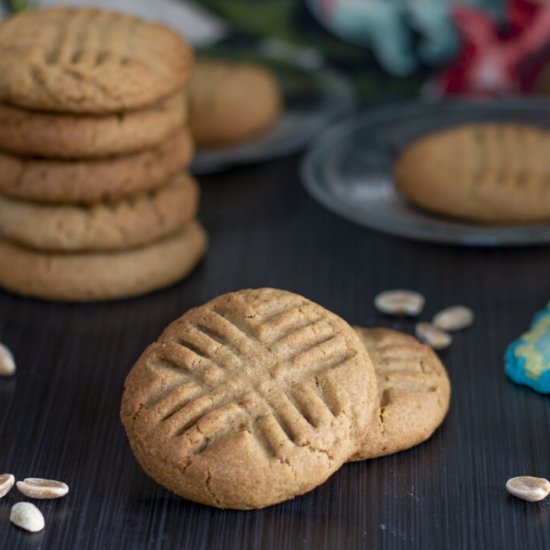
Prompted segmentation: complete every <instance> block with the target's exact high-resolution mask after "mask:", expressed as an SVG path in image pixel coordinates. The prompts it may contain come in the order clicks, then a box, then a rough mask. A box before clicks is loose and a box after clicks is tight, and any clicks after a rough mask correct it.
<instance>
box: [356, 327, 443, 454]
mask: <svg viewBox="0 0 550 550" xmlns="http://www.w3.org/2000/svg"><path fill="white" fill-rule="evenodd" d="M355 330H356V331H357V333H358V334H359V336H360V337H361V340H362V341H363V343H364V345H365V347H366V349H367V352H368V353H369V356H370V357H371V359H372V361H373V364H374V370H375V372H376V378H377V383H378V406H377V409H376V411H375V413H374V416H373V420H372V422H371V424H370V426H369V431H368V433H367V437H366V439H365V440H364V441H363V443H362V445H361V448H360V449H359V451H358V452H357V453H356V454H355V455H354V456H353V457H352V458H351V460H365V459H367V458H375V457H378V456H385V455H389V454H392V453H396V452H398V451H403V450H405V449H409V448H411V447H414V446H415V445H418V444H419V443H422V442H423V441H425V440H426V439H428V438H429V437H430V436H431V435H432V434H433V432H434V431H435V430H436V429H437V427H438V426H439V425H440V424H441V422H443V419H444V418H445V416H446V414H447V411H448V409H449V401H450V397H451V386H450V382H449V377H448V375H447V371H446V370H445V367H444V366H443V365H442V364H441V361H440V360H439V358H438V357H437V355H436V354H435V353H434V352H433V351H432V350H431V349H430V348H429V347H428V346H425V345H423V344H421V343H420V342H418V340H416V339H415V338H413V337H412V336H409V335H407V334H403V333H401V332H397V331H395V330H389V329H383V328H376V329H366V328H360V327H355Z"/></svg>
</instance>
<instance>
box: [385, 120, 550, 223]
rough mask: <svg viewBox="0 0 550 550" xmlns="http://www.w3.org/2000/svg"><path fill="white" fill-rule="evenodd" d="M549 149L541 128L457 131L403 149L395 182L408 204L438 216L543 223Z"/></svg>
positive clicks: (549, 191)
mask: <svg viewBox="0 0 550 550" xmlns="http://www.w3.org/2000/svg"><path fill="white" fill-rule="evenodd" d="M541 120H543V119H541ZM549 147H550V132H549V131H548V130H545V129H544V128H542V127H541V128H538V127H535V126H529V125H526V124H519V123H502V124H498V123H483V124H481V123H480V124H469V125H463V126H458V127H456V128H450V129H447V130H443V131H440V132H436V133H433V134H430V135H427V136H426V137H423V138H421V139H419V140H418V141H416V142H414V143H412V144H411V145H410V146H409V147H407V148H406V149H405V150H404V151H403V152H402V153H401V155H400V156H399V158H398V159H397V162H396V166H395V182H396V185H397V188H398V190H399V191H400V192H401V193H402V194H403V195H404V196H405V197H406V198H407V199H409V200H410V201H411V202H412V203H414V204H415V205H417V206H420V207H422V208H424V209H426V210H430V211H432V212H435V213H437V214H444V215H448V216H453V217H457V218H463V219H467V220H473V221H477V222H482V223H495V224H499V223H500V224H506V223H535V222H541V221H548V220H550V161H549V160H548V148H549Z"/></svg>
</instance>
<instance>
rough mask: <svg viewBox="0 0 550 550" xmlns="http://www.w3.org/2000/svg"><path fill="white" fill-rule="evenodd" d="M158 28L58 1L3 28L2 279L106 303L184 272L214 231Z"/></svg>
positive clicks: (167, 33) (20, 288)
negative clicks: (205, 217) (202, 214)
mask: <svg viewBox="0 0 550 550" xmlns="http://www.w3.org/2000/svg"><path fill="white" fill-rule="evenodd" d="M192 61H193V55H192V51H191V49H190V48H189V46H188V45H187V44H186V42H185V41H184V40H182V38H181V37H180V36H179V35H178V34H176V33H175V32H173V31H171V30H170V29H168V28H167V27H164V26H162V25H158V24H153V23H148V22H144V21H142V20H140V19H137V18H134V17H130V16H126V15H120V14H117V13H113V12H109V11H100V10H94V9H80V10H78V9H68V8H54V9H49V10H38V11H31V12H27V13H24V14H21V15H18V16H15V17H13V18H11V19H8V20H7V21H5V22H4V23H3V24H2V25H0V101H1V103H0V235H1V237H0V284H1V285H2V286H4V287H5V288H8V289H10V290H12V291H15V292H18V293H21V294H24V295H29V296H36V297H40V298H46V299H62V300H106V299H115V298H121V297H125V296H132V295H137V294H141V293H144V292H147V291H150V290H153V289H156V288H160V287H163V286H166V285H168V284H171V283H173V282H175V281H177V280H179V279H181V278H183V277H184V276H185V275H186V274H187V273H189V271H190V270H191V269H192V268H193V266H194V265H195V264H196V263H197V262H198V261H199V259H200V258H201V257H202V255H203V253H204V251H205V249H206V244H207V238H206V234H205V232H204V230H203V229H202V227H201V226H200V224H199V223H198V222H197V221H196V220H195V215H196V212H197V206H198V188H197V184H196V182H195V181H194V180H193V179H192V177H191V176H190V175H189V174H187V173H186V172H184V169H185V168H186V167H188V166H189V164H190V162H191V157H192V153H193V145H192V141H191V137H190V134H189V132H188V129H187V127H186V125H187V101H186V93H185V89H184V87H185V84H186V82H187V79H188V77H189V75H190V72H191V68H192Z"/></svg>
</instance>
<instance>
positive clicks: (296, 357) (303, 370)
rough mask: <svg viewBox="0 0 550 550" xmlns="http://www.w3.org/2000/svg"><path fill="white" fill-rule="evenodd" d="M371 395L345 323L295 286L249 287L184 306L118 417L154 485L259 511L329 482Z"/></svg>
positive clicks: (355, 440) (151, 352) (359, 431)
mask: <svg viewBox="0 0 550 550" xmlns="http://www.w3.org/2000/svg"><path fill="white" fill-rule="evenodd" d="M375 399H376V386H375V375H374V371H373V367H372V364H371V362H370V359H369V357H368V355H367V353H366V351H365V347H364V346H363V344H362V343H361V341H360V339H359V338H358V336H357V334H356V333H355V331H354V330H353V329H352V328H351V327H350V326H349V325H348V324H347V323H346V322H345V321H343V320H342V319H340V318H339V317H338V316H336V315H334V314H333V313H330V312H329V311H327V310H326V309H324V308H322V307H321V306H319V305H317V304H315V303H313V302H310V301H309V300H307V299H306V298H303V297H302V296H298V295H296V294H293V293H290V292H286V291H283V290H276V289H258V290H242V291H239V292H231V293H229V294H224V295H222V296H219V297H218V298H215V299H214V300H212V301H210V302H208V303H206V304H205V305H203V306H200V307H197V308H195V309H192V310H190V311H188V312H187V313H185V314H184V315H183V316H182V317H180V318H179V319H177V320H176V321H174V322H173V323H172V324H171V325H169V326H168V328H167V329H166V330H165V331H164V332H163V333H162V335H161V336H160V338H159V339H158V340H157V341H156V342H155V343H153V344H152V345H150V346H149V347H148V348H147V349H146V350H145V352H144V353H143V355H142V356H141V357H140V359H139V360H138V362H137V363H136V365H135V366H134V367H133V368H132V370H131V371H130V373H129V375H128V377H127V379H126V383H125V391H124V396H123V400H122V409H121V418H122V422H123V424H124V427H125V428H126V432H127V434H128V438H129V440H130V444H131V446H132V449H133V451H134V454H135V455H136V458H137V459H138V461H139V463H140V464H141V466H142V467H143V469H144V470H145V471H146V472H147V473H148V474H149V475H150V476H151V477H152V478H153V479H155V480H156V481H157V482H158V483H160V484H162V485H164V486H165V487H167V488H168V489H169V490H171V491H173V492H175V493H177V494H178V495H180V496H182V497H184V498H187V499H190V500H194V501H196V502H201V503H204V504H209V505H211V506H216V507H219V508H236V509H252V508H263V507H265V506H269V505H271V504H275V503H277V502H281V501H283V500H287V499H290V498H293V497H295V496H297V495H300V494H303V493H305V492H307V491H309V490H311V489H313V488H314V487H316V486H317V485H319V484H320V483H322V482H323V481H325V480H326V479H327V478H328V477H329V476H330V475H331V474H332V473H333V472H335V471H336V470H337V469H338V468H339V467H340V466H341V465H342V463H343V462H345V461H346V460H347V459H348V458H349V456H351V455H352V454H353V453H354V452H355V451H356V450H357V448H358V445H359V443H360V440H361V439H362V438H364V433H365V432H366V430H367V428H368V422H369V420H370V418H371V416H372V411H373V406H374V400H375Z"/></svg>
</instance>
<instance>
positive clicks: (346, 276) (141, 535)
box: [0, 158, 550, 550]
mask: <svg viewBox="0 0 550 550" xmlns="http://www.w3.org/2000/svg"><path fill="white" fill-rule="evenodd" d="M297 167H298V159H297V158H290V159H286V160H281V161H276V162H272V163H268V164H264V165H260V166H256V167H249V168H242V169H238V170H233V171H231V172H228V173H225V174H220V175H213V176H209V177H205V178H202V179H201V180H202V183H203V201H202V211H201V218H202V220H203V221H204V223H205V225H206V227H207V229H208V231H209V233H210V236H211V246H210V249H209V252H208V256H207V258H206V260H205V261H204V262H203V263H202V265H201V266H200V267H199V268H198V269H197V270H196V271H195V273H194V274H193V275H192V276H191V277H190V278H189V279H188V280H187V281H184V282H183V283H181V284H178V285H177V286H174V287H172V288H170V289H168V290H164V291H161V292H157V293H155V294H152V295H150V296H146V297H143V298H138V299H133V300H125V301H119V302H115V303H110V304H88V305H70V304H69V305H68V304H55V303H42V302H39V301H34V300H27V299H22V298H18V297H15V296H12V295H10V294H7V293H0V340H1V341H4V342H5V343H6V344H7V345H8V346H9V347H10V348H11V349H12V350H13V352H14V353H15V355H16V358H17V362H18V367H19V368H18V372H17V375H16V376H15V377H13V378H11V379H0V471H1V472H0V473H2V472H12V473H14V474H15V475H16V477H17V478H18V479H22V478H23V477H27V476H39V477H49V478H54V479H61V480H64V481H66V482H67V483H69V485H70V487H71V492H70V494H69V496H68V497H66V498H64V499H62V500H60V501H51V502H46V501H45V502H42V503H39V506H40V508H41V509H42V510H43V512H44V515H45V518H46V528H45V530H44V531H42V532H41V533H38V534H28V533H25V532H22V531H20V530H18V529H17V528H16V527H14V526H13V525H11V524H10V523H9V521H8V516H9V509H10V507H11V505H12V504H13V503H14V502H16V501H17V500H19V499H21V496H20V495H19V494H18V493H17V492H16V491H12V492H11V493H10V494H9V495H8V496H7V497H6V498H4V499H2V500H1V501H0V548H1V549H2V550H4V549H5V550H16V549H20V548H32V549H44V550H46V549H47V550H50V549H53V550H64V549H71V550H72V549H85V550H88V549H90V550H92V549H93V550H96V549H111V548H113V549H117V550H118V549H122V548H136V549H140V548H147V549H164V548H189V549H193V550H199V549H203V548H204V549H216V548H220V549H232V548H235V549H237V548H238V549H240V548H261V549H263V548H266V549H273V550H284V549H287V548H314V549H320V548H326V549H334V548H407V549H409V548H423V549H424V548H428V549H447V548H464V549H472V548H483V549H493V548H494V549H503V548H522V549H527V548H537V549H543V548H550V499H549V500H548V501H546V502H544V501H543V503H541V504H528V503H525V502H522V501H520V500H517V499H514V498H512V497H511V496H509V495H508V494H507V493H506V491H505V489H504V484H505V482H506V480H507V479H508V478H509V477H511V476H515V475H521V474H528V475H540V476H550V402H549V398H548V397H543V396H540V395H538V394H536V393H534V392H533V391H530V390H528V389H524V388H522V387H519V386H516V385H514V384H512V383H511V382H509V381H508V380H507V379H506V378H505V376H504V374H503V362H502V355H503V352H504V350H505V347H506V345H507V344H508V342H510V341H511V340H512V339H514V338H515V337H516V336H517V335H518V334H519V333H520V332H522V331H523V330H524V329H525V328H526V326H527V325H528V323H529V321H530V318H531V316H532V314H533V313H534V312H535V311H536V310H537V309H539V308H541V307H542V306H543V305H544V304H545V303H546V302H547V301H548V300H549V299H550V255H549V250H548V248H530V249H510V250H483V249H466V248H455V247H444V246H438V245H429V244H421V243H416V242H408V241H406V240H400V239H397V238H393V237H389V236H386V235H382V234H379V233H375V232H373V231H370V230H368V229H365V228H363V227H359V226H356V225H353V224H351V223H348V222H347V221H344V220H342V219H340V218H338V217H336V216H334V215H333V214H331V213H329V212H327V211H325V210H323V209H322V208H321V207H320V206H318V205H317V204H316V203H315V202H313V200H312V199H310V198H309V196H308V195H307V194H306V192H305V191H304V189H303V188H302V186H301V183H300V180H299V177H298V171H297ZM259 286H274V287H280V288H285V289H289V290H293V291H296V292H299V293H301V294H303V295H305V296H307V297H308V298H311V299H312V300H314V301H317V302H319V303H320V304H322V305H323V306H326V307H327V308H329V309H331V310H333V311H335V312H336V313H338V314H340V315H341V316H343V317H344V318H345V319H347V320H348V321H350V322H352V323H357V324H363V325H368V326H374V325H384V326H392V327H395V328H399V329H403V330H405V331H412V329H413V322H412V321H394V320H392V319H390V318H388V317H384V316H383V315H381V314H379V313H377V312H376V311H375V309H374V307H373V305H372V302H373V297H374V295H375V294H376V293H377V292H378V291H380V290H383V289H388V288H395V287H404V288H411V289H415V290H418V291H420V292H422V293H423V294H424V295H425V296H426V298H427V309H426V311H425V313H424V315H423V318H426V319H429V318H430V317H431V315H432V314H433V313H434V312H435V311H437V310H438V309H440V308H442V307H443V306H447V305H451V304H455V303H458V304H466V305H469V306H471V307H472V308H473V309H474V310H475V313H476V324H475V326H474V327H472V328H471V329H470V330H468V331H465V332H463V333H460V334H457V335H456V338H455V342H454V344H453V345H452V347H451V348H450V349H449V350H447V351H445V352H444V353H443V354H442V357H443V359H444V361H445V363H446V365H447V367H448V369H449V372H450V375H451V378H452V383H453V400H452V406H451V411H450V414H449V416H448V418H447V420H446V422H445V423H444V425H443V426H442V428H441V429H440V430H439V431H438V432H437V433H436V434H435V436H434V437H433V438H432V439H431V440H430V441H428V442H427V443H425V444H423V445H421V446H419V447H417V448H415V449H413V450H410V451H407V452H403V453H400V454H397V455H394V456H390V457H386V458H381V459H377V460H372V461H368V462H362V463H355V464H350V465H346V466H344V467H343V468H342V469H341V470H340V471H339V472H337V473H336V474H335V475H334V476H333V477H332V478H331V479H329V481H328V482H327V483H325V484H324V485H323V486H321V487H319V488H318V489H316V490H314V491H312V492H311V493H309V494H307V495H305V496H302V497H299V498H297V499H295V500H294V501H291V502H286V503H283V504H280V505H278V506H273V507H271V508H268V509H266V510H262V511H257V512H235V511H222V510H216V509H212V508H207V507H205V506H200V505H197V504H193V503H191V502H187V501H185V500H182V499H180V498H177V497H175V496H173V495H171V494H170V493H168V492H167V491H165V490H164V489H162V488H161V487H159V486H157V485H156V484H155V483H154V482H152V481H150V480H149V479H148V478H147V477H146V476H145V474H143V472H142V471H141V470H140V468H139V467H138V465H137V463H136V462H135V460H134V458H133V456H132V454H131V452H130V449H129V446H128V444H127V441H126V437H125V434H124V431H123V430H122V428H121V425H120V422H119V418H118V410H119V403H120V398H121V394H122V387H123V381H124V378H125V376H126V373H127V372H128V370H129V369H130V367H131V366H132V364H133V362H134V361H135V359H136V358H137V357H138V355H139V354H140V352H141V351H142V350H143V348H144V347H145V346H146V345H147V344H148V343H150V342H151V341H153V340H154V339H155V338H156V337H157V335H158V334H159V333H160V332H161V330H162V329H163V327H164V326H165V325H166V324H167V323H169V322H170V321H172V320H173V319H175V318H176V317H178V316H179V315H180V314H182V313H183V312H184V311H186V310H187V309H188V308H190V307H192V306H195V305H197V304H201V303H203V302H204V301H206V300H208V299H210V298H212V297H214V296H216V295H218V294H220V293H223V292H226V291H229V290H235V289H240V288H245V287H259Z"/></svg>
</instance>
